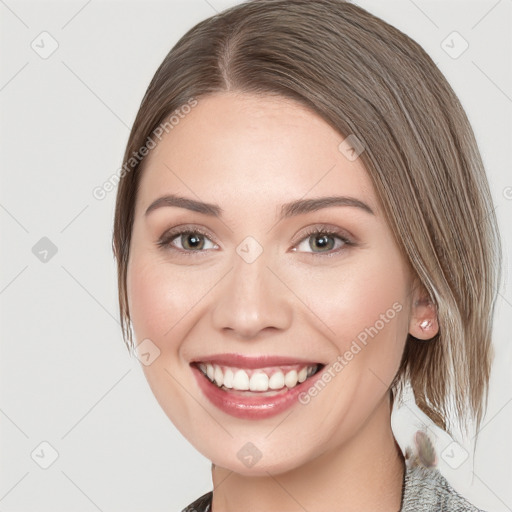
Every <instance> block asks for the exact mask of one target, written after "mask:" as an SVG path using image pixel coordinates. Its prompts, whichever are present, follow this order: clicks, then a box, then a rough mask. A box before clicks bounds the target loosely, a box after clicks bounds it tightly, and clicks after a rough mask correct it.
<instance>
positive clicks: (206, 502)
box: [181, 491, 213, 512]
mask: <svg viewBox="0 0 512 512" xmlns="http://www.w3.org/2000/svg"><path fill="white" fill-rule="evenodd" d="M212 496H213V491H210V492H207V493H206V494H203V495H202V496H201V497H200V498H197V500H196V501H194V502H193V503H191V504H190V505H188V506H187V507H185V508H184V509H183V510H182V511H181V512H210V509H211V506H212Z"/></svg>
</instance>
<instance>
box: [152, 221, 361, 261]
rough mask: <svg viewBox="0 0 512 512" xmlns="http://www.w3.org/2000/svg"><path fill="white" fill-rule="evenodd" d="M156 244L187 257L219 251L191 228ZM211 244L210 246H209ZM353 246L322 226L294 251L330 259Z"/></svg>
mask: <svg viewBox="0 0 512 512" xmlns="http://www.w3.org/2000/svg"><path fill="white" fill-rule="evenodd" d="M156 244H157V246H158V247H162V248H164V249H166V250H171V251H178V252H182V253H185V254H186V255H187V256H196V255H197V256H198V255H200V254H207V253H208V249H218V245H217V244H215V243H214V242H212V240H211V239H210V235H209V234H208V233H206V232H205V231H203V230H201V229H200V228H197V227H191V226H184V227H183V226H181V227H177V228H174V229H171V230H170V231H167V232H166V233H164V234H163V235H162V237H161V238H160V239H159V240H158V241H157V243H156ZM209 244H210V246H208V245H209ZM353 245H355V243H354V242H353V241H352V240H350V239H349V238H347V237H346V236H345V235H344V234H343V232H342V231H341V230H338V229H332V228H329V227H326V226H323V225H320V226H315V227H314V228H310V229H309V230H307V231H306V233H305V236H304V234H303V236H302V238H301V239H300V242H299V244H298V245H296V246H295V247H294V248H293V249H292V251H294V252H306V253H309V254H311V255H313V256H327V257H330V256H335V255H336V254H338V253H340V252H342V251H344V250H345V248H346V246H353ZM308 249H311V251H308ZM317 249H319V250H317Z"/></svg>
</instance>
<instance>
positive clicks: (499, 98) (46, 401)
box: [0, 0, 512, 512]
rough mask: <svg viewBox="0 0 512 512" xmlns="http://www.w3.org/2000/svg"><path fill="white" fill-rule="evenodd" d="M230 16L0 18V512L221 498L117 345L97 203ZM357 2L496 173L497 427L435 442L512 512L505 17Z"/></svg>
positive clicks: (508, 16) (107, 207)
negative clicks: (167, 86) (151, 118)
mask: <svg viewBox="0 0 512 512" xmlns="http://www.w3.org/2000/svg"><path fill="white" fill-rule="evenodd" d="M236 3H239V2H234V1H231V2H226V1H222V0H187V1H165V2H164V1H160V2H157V1H100V0H92V1H91V0H89V1H86V0H83V1H80V2H75V1H66V2H64V1H61V2H46V1H41V2H35V1H32V2H20V1H15V0H1V1H0V37H1V52H0V55H1V70H0V107H1V117H0V129H1V135H0V144H1V172H2V174H1V187H0V223H1V230H2V231H1V233H2V234H1V262H0V307H1V337H0V339H1V354H0V429H1V434H0V449H1V452H0V512H13V511H17V512H32V511H33V512H36V511H37V512H44V511H52V512H60V511H74V512H89V511H95V510H100V511H104V512H107V511H125V512H132V511H153V512H164V511H167V512H172V511H178V510H181V509H182V508H183V507H184V506H185V505H187V504H189V503H190V502H191V501H193V500H194V499H196V498H197V497H199V496H200V495H201V494H203V493H204V492H206V491H209V490H210V489H211V476H210V462H209V461H208V460H207V459H206V458H205V457H203V456H202V455H201V454H199V453H198V452H197V451H196V450H195V449H194V448H193V447H192V446H191V445H190V444H189V443H188V442H187V441H186V440H185V438H184V437H183V436H182V435H181V434H180V433H179V432H178V431H177V430H176V429H175V428H174V426H173V425H172V423H171V422H170V421H169V420H168V418H167V417H166V416H165V414H164V413H163V411H162V410H161V409H160V407H159V405H158V403H157V402H156V400H155V398H154V397H153V395H152V393H151V391H150V389H149V386H148V385H147V382H146V380H145V378H144V376H143V373H142V369H141V367H140V363H139V362H138V360H137V359H136V358H130V357H129V355H128V352H127V350H126V348H125V346H124V344H123V341H122V337H121V331H120V326H119V315H118V303H117V277H116V267H115V265H114V259H113V255H112V251H111V235H112V220H113V210H114V201H115V191H113V192H110V193H109V194H107V195H106V197H105V198H104V199H103V200H98V199H96V198H95V197H94V196H93V194H92V191H93V189H94V188H95V187H96V186H98V185H101V184H102V183H104V182H105V181H106V180H107V179H108V178H109V177H110V176H111V175H112V174H113V173H115V172H116V170H117V169H118V168H119V167H120V165H121V161H122V155H123V152H124V147H125V144H126V141H127V138H128V133H129V129H130V127H131V124H132V122H133V120H134V117H135V115H136V112H137V109H138V106H139V104H140V101H141V99H142V96H143V94H144V92H145V90H146V87H147V86H148V84H149V81H150V80H151V78H152V76H153V74H154V72H155V71H156V69H157V67H158V65H159V64H160V63H161V61H162V60H163V58H164V57H165V55H166V54H167V53H168V51H169V50H170V49H171V47H172V46H173V45H174V44H175V43H176V42H177V40H178V39H179V38H180V36H181V35H183V34H184V33H185V32H186V31H187V30H188V29H190V28H191V27H192V26H193V25H195V24H196V23H197V22H199V21H201V20H203V19H205V18H207V17H209V16H211V15H214V14H215V13H216V12H219V11H221V10H223V9H225V8H227V7H229V6H231V5H234V4H236ZM356 3H357V4H359V5H361V6H362V7H364V8H366V9H367V10H369V11H371V12H372V13H374V14H376V15H377V16H379V17H381V18H383V19H384V20H386V21H387V22H389V23H391V24H392V25H394V26H396V27H397V28H399V29H401V30H402V31H404V32H405V33H407V34H408V35H410V36H411V37H412V38H413V39H415V40H416V41H417V42H419V43H420V44H421V45H422V46H423V47H424V48H425V50H426V51H427V52H428V53H429V54H430V55H431V57H432V58H433V60H434V61H435V62H436V63H437V65H438V66H439V68H440V69H441V70H442V71H443V73H444V74H445V75H446V77H447V78H448V80H449V82H450V84H451V85H452V87H453V88H454V90H455V91H456V93H457V94H458V96H459V98H460V100H461V102H462V104H463V106H464V108H465V110H466V112H467V114H468V116H469V119H470V121H471V123H472V125H473V127H474V131H475V134H476V137H477V140H478V143H479V148H480V150H481V153H482V156H483V159H484V162H485V164H486V168H487V172H488V177H489V181H490V184H491V188H492V193H493V200H494V204H495V207H496V213H497V215H498V217H499V221H500V226H501V230H502V236H503V243H504V253H505V261H504V282H503V286H502V288H501V290H500V296H499V300H498V303H497V310H496V323H495V349H496V359H495V363H494V367H493V375H492V381H491V392H490V400H489V408H488V413H487V415H486V417H485V419H484V422H483V424H482V429H481V432H480V435H479V440H478V443H477V445H476V447H475V446H474V440H472V439H466V440H463V439H458V440H456V439H450V438H447V437H446V436H444V435H443V434H442V433H441V432H438V431H436V430H435V429H433V428H431V433H432V436H433V438H434V439H435V442H436V446H437V447H438V448H439V450H445V449H447V447H448V448H449V446H450V443H456V444H454V445H452V448H450V450H452V451H451V452H450V453H451V454H452V459H453V457H455V458H458V461H459V462H460V464H459V465H458V467H457V468H454V467H453V466H456V465H457V464H454V463H453V462H450V464H448V463H447V462H446V460H445V459H443V458H441V460H440V470H442V472H443V474H445V476H446V477H447V478H448V479H449V481H450V482H451V483H452V484H453V485H454V486H455V487H456V488H457V490H459V491H460V492H462V493H463V494H464V495H465V496H466V497H467V498H468V499H470V500H471V501H473V502H474V503H475V504H476V505H478V506H479V507H481V508H483V509H485V510H488V511H494V512H500V511H507V510H508V511H509V510H512V463H511V459H512V440H511V434H510V433H511V432H512V381H511V368H512V350H511V339H510V328H509V323H508V320H509V319H510V318H511V316H512V292H511V277H510V274H511V272H510V261H509V258H508V254H509V252H510V248H511V246H512V245H511V244H512V240H511V234H512V229H510V221H511V219H512V171H511V166H510V148H511V146H512V137H511V133H512V123H511V118H512V73H511V62H512V59H511V55H512V52H511V32H512V30H511V29H512V1H511V0H499V1H497V0H479V1H462V0H461V1H446V0H444V1H429V0H414V1H413V0H392V1H382V0H380V1H378V0H373V1H370V0H358V1H357V2H356ZM454 32H457V34H454ZM466 45H467V48H465V47H466ZM463 50H464V51H463ZM459 53H460V55H458V54H459ZM424 420H425V418H424V417H422V415H421V414H420V413H419V412H418V411H417V410H416V409H415V408H414V404H409V406H404V407H402V408H401V409H400V410H399V411H396V414H394V417H393V425H394V428H395V429H396V435H397V438H398V439H399V441H400V443H401V444H404V445H405V444H407V442H409V440H410V436H411V435H412V433H413V432H414V430H415V429H416V428H418V427H420V426H421V424H422V422H423V421H424ZM453 449H455V451H453ZM466 452H467V453H469V456H468V457H467V460H464V461H463V462H461V461H462V459H463V458H464V454H465V453H466Z"/></svg>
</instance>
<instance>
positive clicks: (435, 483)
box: [182, 465, 483, 512]
mask: <svg viewBox="0 0 512 512" xmlns="http://www.w3.org/2000/svg"><path fill="white" fill-rule="evenodd" d="M212 496H213V491H210V492H208V493H206V494H204V495H203V496H201V497H200V498H198V499H197V500H196V501H194V502H193V503H191V504H190V505H189V506H188V507H185V508H184V509H183V510H182V512H212V510H211V503H212ZM213 512H215V511H213ZM240 512H243V511H240ZM333 512H336V511H335V509H333ZM400 512H483V511H482V510H480V509H478V508H476V507H474V506H473V505H471V503H469V502H468V501H466V500H465V499H464V498H463V497H462V496H460V495H459V494H458V493H457V492H456V491H455V490H454V489H452V487H451V486H450V484H449V483H448V482H447V480H446V479H445V478H444V477H443V476H442V475H441V473H440V472H439V471H438V470H437V469H435V468H426V467H423V466H421V465H412V466H411V465H408V466H406V469H405V474H404V484H403V488H402V506H401V507H400Z"/></svg>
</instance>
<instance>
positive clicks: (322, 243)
mask: <svg viewBox="0 0 512 512" xmlns="http://www.w3.org/2000/svg"><path fill="white" fill-rule="evenodd" d="M311 238H312V239H313V240H315V241H318V240H319V241H320V243H319V244H317V247H313V245H312V244H311ZM311 238H310V243H309V246H310V247H311V249H316V248H320V249H326V248H327V250H331V249H332V247H333V244H334V242H333V237H332V236H330V235H313V236H312V237H311ZM329 239H330V241H331V242H332V243H330V244H329V242H328V241H327V240H329Z"/></svg>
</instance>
